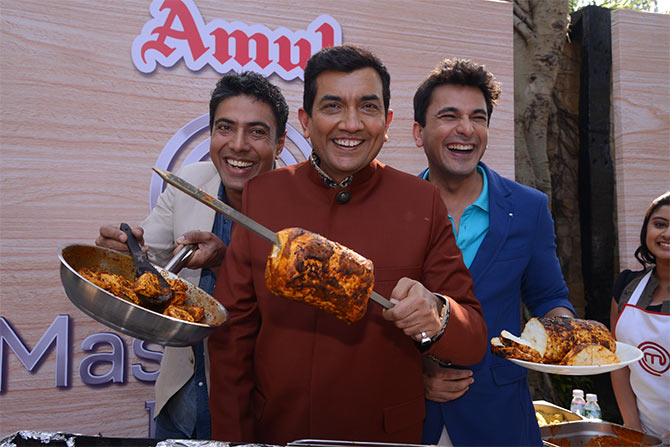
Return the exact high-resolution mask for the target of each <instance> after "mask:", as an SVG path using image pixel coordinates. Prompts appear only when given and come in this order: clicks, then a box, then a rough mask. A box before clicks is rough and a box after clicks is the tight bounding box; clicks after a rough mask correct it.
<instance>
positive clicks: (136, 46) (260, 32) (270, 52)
mask: <svg viewBox="0 0 670 447" xmlns="http://www.w3.org/2000/svg"><path fill="white" fill-rule="evenodd" d="M150 11H151V15H152V16H153V19H152V20H150V21H149V22H147V23H146V24H145V25H144V27H143V28H142V33H141V34H140V35H139V36H137V37H136V38H135V40H134V42H133V46H132V59H133V63H134V64H135V67H136V68H137V69H138V70H139V71H141V72H142V73H151V72H153V71H154V70H155V69H156V64H160V65H162V66H164V67H172V66H173V65H174V64H176V63H177V62H178V61H179V60H180V59H183V60H184V63H185V64H186V66H187V67H188V68H189V69H190V70H192V71H198V70H200V69H202V68H203V67H204V66H205V65H209V66H211V67H212V68H213V69H214V70H216V71H217V72H219V73H228V72H229V71H238V72H239V71H254V72H257V73H261V74H262V75H264V76H270V75H271V74H273V73H276V74H278V75H279V76H281V77H282V78H283V79H285V80H287V81H290V80H292V79H295V78H300V79H303V75H304V70H305V64H306V63H307V59H309V57H310V56H311V55H312V54H314V53H316V52H317V51H319V50H321V49H323V48H327V47H331V46H334V45H340V44H341V43H342V29H341V28H340V25H339V23H337V22H336V21H335V19H333V18H332V17H331V16H329V15H326V14H324V15H321V16H319V17H317V18H316V19H315V20H314V21H313V22H312V23H310V24H309V26H308V27H307V29H306V30H298V31H295V32H292V31H290V30H288V29H286V28H284V27H280V28H277V29H275V30H271V29H269V28H268V27H266V26H265V25H258V24H256V25H247V24H245V23H242V22H231V23H229V22H226V21H225V20H222V19H215V20H213V21H211V22H209V23H205V22H204V21H203V19H202V16H201V15H200V13H199V12H198V8H197V7H196V5H195V3H194V2H193V0H154V1H153V2H152V3H151V7H150Z"/></svg>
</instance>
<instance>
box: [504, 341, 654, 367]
mask: <svg viewBox="0 0 670 447" xmlns="http://www.w3.org/2000/svg"><path fill="white" fill-rule="evenodd" d="M616 356H617V357H618V358H619V360H620V361H619V363H611V364H609V365H597V366H566V365H548V364H545V363H534V362H527V361H525V360H519V359H510V358H508V359H507V360H509V361H510V362H513V363H516V364H517V365H519V366H523V367H524V368H528V369H533V370H535V371H540V372H545V373H550V374H562V375H565V376H592V375H594V374H602V373H606V372H610V371H614V370H617V369H620V368H623V367H624V366H626V365H629V364H630V363H633V362H637V361H638V360H640V359H641V358H642V351H640V350H639V349H638V348H636V347H635V346H631V345H628V344H626V343H621V342H620V341H618V342H616Z"/></svg>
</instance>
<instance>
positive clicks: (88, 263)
mask: <svg viewBox="0 0 670 447" xmlns="http://www.w3.org/2000/svg"><path fill="white" fill-rule="evenodd" d="M58 258H59V259H60V262H61V266H60V278H61V282H62V283H63V288H64V289H65V293H66V294H67V296H68V298H69V299H70V301H72V303H73V304H74V305H75V306H77V307H78V308H79V310H81V311H82V312H84V313H85V314H87V315H88V316H90V317H91V318H93V319H94V320H96V321H98V322H100V323H102V324H104V325H105V326H107V327H109V328H111V329H114V330H116V331H119V332H121V333H123V334H126V335H130V336H131V337H135V338H138V339H140V340H146V341H149V342H152V343H157V344H160V345H164V346H190V345H193V344H195V343H197V342H198V341H200V340H202V339H203V338H205V337H206V336H208V335H209V334H210V333H211V332H212V331H214V330H215V329H216V328H217V327H219V326H221V325H222V324H224V323H225V322H226V321H228V312H227V311H226V309H225V308H224V307H223V306H222V305H221V303H219V302H218V301H216V300H215V299H214V298H212V297H211V296H210V295H209V294H207V293H206V292H204V291H203V290H201V289H199V288H198V287H196V286H194V285H192V284H190V283H188V282H187V281H184V283H186V284H187V286H188V299H187V300H186V304H188V305H192V306H200V307H203V308H204V309H205V317H204V318H203V320H202V322H200V323H190V322H187V321H183V320H179V319H176V318H172V317H168V316H166V315H162V314H160V313H157V312H154V311H152V310H149V309H146V308H144V307H141V306H138V305H136V304H133V303H131V302H129V301H126V300H124V299H122V298H119V297H117V296H114V295H112V294H111V293H109V292H107V291H105V290H104V289H101V288H99V287H98V286H96V285H94V284H93V283H91V282H90V281H88V280H86V279H84V278H83V277H82V276H80V275H79V274H78V273H77V270H79V269H81V268H83V267H87V268H90V269H92V270H101V271H105V272H108V273H116V274H119V275H122V276H124V277H126V278H128V279H130V280H132V279H133V278H134V277H135V265H134V262H133V258H131V257H130V256H129V255H126V254H124V253H121V252H118V251H115V250H110V249H107V248H102V247H96V246H93V245H82V244H71V245H66V246H64V247H62V248H60V249H59V250H58ZM156 268H157V269H158V271H159V272H160V273H161V274H162V275H164V276H165V277H167V278H177V275H176V274H175V273H172V272H169V271H168V270H165V269H163V268H161V267H158V266H157V267H156Z"/></svg>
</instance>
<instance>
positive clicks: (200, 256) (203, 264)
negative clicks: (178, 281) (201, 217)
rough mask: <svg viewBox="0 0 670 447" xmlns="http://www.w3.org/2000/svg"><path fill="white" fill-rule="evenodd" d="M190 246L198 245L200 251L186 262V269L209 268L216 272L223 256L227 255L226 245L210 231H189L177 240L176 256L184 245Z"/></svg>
mask: <svg viewBox="0 0 670 447" xmlns="http://www.w3.org/2000/svg"><path fill="white" fill-rule="evenodd" d="M189 244H197V245H198V249H197V250H196V251H195V253H193V256H191V257H190V258H189V259H188V261H187V262H186V265H185V267H188V268H190V269H200V268H208V269H210V270H213V271H215V270H216V269H217V268H218V267H219V265H221V261H223V255H225V254H226V245H225V244H224V243H223V241H222V240H221V239H219V238H218V237H217V236H216V235H215V234H214V233H211V232H209V231H198V230H193V231H187V232H186V233H184V234H183V235H181V236H180V237H179V238H177V245H176V246H175V249H174V253H175V254H176V253H177V252H178V251H179V250H181V249H182V247H183V246H184V245H189Z"/></svg>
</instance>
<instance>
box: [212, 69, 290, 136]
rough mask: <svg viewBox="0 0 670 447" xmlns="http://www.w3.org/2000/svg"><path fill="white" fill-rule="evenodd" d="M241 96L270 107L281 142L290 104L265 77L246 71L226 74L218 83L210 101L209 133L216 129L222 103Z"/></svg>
mask: <svg viewBox="0 0 670 447" xmlns="http://www.w3.org/2000/svg"><path fill="white" fill-rule="evenodd" d="M240 95H248V96H253V97H254V98H257V99H258V100H259V101H262V102H264V103H266V104H267V105H269V106H270V108H271V109H272V113H273V114H274V116H275V121H277V136H276V139H277V141H279V138H281V137H282V136H283V135H284V132H286V121H287V120H288V104H286V99H284V95H282V93H281V90H279V87H277V86H276V85H273V84H271V83H270V81H268V80H267V79H266V78H265V77H263V76H262V75H260V74H258V73H254V72H251V71H245V72H242V73H234V72H233V73H228V74H225V75H224V76H223V77H222V78H221V79H219V81H218V82H217V83H216V87H215V88H214V90H212V97H211V99H210V100H209V133H210V134H211V133H212V130H213V127H214V115H215V113H216V108H217V107H218V106H219V104H220V103H221V101H223V100H225V99H228V98H231V97H234V96H240Z"/></svg>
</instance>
